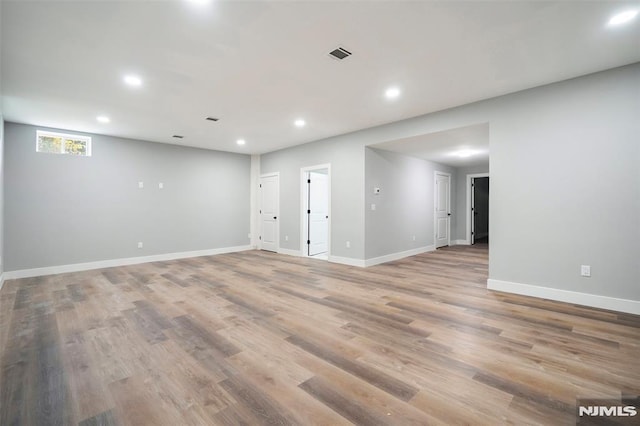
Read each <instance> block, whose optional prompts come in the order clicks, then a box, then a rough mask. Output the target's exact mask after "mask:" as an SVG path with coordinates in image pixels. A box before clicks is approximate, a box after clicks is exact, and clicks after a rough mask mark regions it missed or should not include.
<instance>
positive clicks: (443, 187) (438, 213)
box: [434, 172, 451, 248]
mask: <svg viewBox="0 0 640 426" xmlns="http://www.w3.org/2000/svg"><path fill="white" fill-rule="evenodd" d="M434 182H435V188H434V193H435V200H434V202H435V214H434V216H435V226H434V235H435V238H434V239H435V247H436V248H438V247H444V246H448V245H449V244H450V232H451V175H450V174H449V173H444V172H435V178H434Z"/></svg>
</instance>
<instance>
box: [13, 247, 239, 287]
mask: <svg viewBox="0 0 640 426" xmlns="http://www.w3.org/2000/svg"><path fill="white" fill-rule="evenodd" d="M246 250H251V246H250V245H247V246H236V247H222V248H217V249H209V250H195V251H183V252H178V253H165V254H156V255H152V256H141V257H129V258H123V259H110V260H99V261H96V262H86V263H75V264H71V265H59V266H46V267H44V268H33V269H20V270H16V271H6V272H5V273H4V279H7V280H13V279H19V278H30V277H40V276H42V275H55V274H64V273H69V272H80V271H89V270H92V269H102V268H113V267H115V266H126V265H137V264H140V263H149V262H162V261H165V260H176V259H186V258H189V257H200V256H212V255H215V254H224V253H235V252H238V251H246Z"/></svg>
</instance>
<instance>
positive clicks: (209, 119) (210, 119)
mask: <svg viewBox="0 0 640 426" xmlns="http://www.w3.org/2000/svg"><path fill="white" fill-rule="evenodd" d="M205 120H207V121H218V120H219V118H215V117H207V118H205Z"/></svg>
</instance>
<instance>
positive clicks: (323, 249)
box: [300, 164, 331, 260]
mask: <svg viewBox="0 0 640 426" xmlns="http://www.w3.org/2000/svg"><path fill="white" fill-rule="evenodd" d="M300 174H301V188H302V190H301V201H302V202H301V203H300V204H301V216H300V223H301V232H300V236H301V238H300V240H301V241H300V247H301V248H302V250H301V252H302V255H303V256H305V257H313V258H314V259H323V260H327V259H328V258H329V252H330V247H331V244H330V240H331V226H330V223H331V220H330V218H331V214H330V211H331V165H330V164H321V165H317V166H311V167H304V168H302V169H300Z"/></svg>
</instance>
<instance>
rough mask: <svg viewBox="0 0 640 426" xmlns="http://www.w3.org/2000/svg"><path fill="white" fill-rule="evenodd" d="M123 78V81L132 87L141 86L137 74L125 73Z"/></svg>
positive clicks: (140, 80)
mask: <svg viewBox="0 0 640 426" xmlns="http://www.w3.org/2000/svg"><path fill="white" fill-rule="evenodd" d="M123 80H124V82H125V83H127V84H128V85H129V86H132V87H139V86H142V79H141V78H140V77H138V76H137V75H131V74H130V75H125V76H124V79H123Z"/></svg>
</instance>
